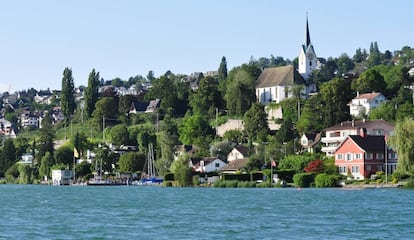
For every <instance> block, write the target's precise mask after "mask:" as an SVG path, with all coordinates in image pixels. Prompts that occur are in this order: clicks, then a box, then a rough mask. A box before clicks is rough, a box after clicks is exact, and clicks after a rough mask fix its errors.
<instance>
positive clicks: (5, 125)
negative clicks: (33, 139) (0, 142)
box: [0, 118, 16, 138]
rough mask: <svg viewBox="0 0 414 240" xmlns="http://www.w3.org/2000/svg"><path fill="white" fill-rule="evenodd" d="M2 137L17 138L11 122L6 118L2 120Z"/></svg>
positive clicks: (0, 119)
mask: <svg viewBox="0 0 414 240" xmlns="http://www.w3.org/2000/svg"><path fill="white" fill-rule="evenodd" d="M0 136H5V137H11V138H16V133H15V132H14V129H13V126H12V124H11V122H10V121H8V120H6V119H4V118H0Z"/></svg>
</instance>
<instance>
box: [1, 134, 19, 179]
mask: <svg viewBox="0 0 414 240" xmlns="http://www.w3.org/2000/svg"><path fill="white" fill-rule="evenodd" d="M1 153H2V154H1V156H0V175H2V174H4V173H5V172H6V171H7V169H9V168H10V167H11V166H12V165H13V164H14V163H15V162H16V148H15V147H14V143H13V139H11V138H7V139H6V140H5V141H4V145H3V151H1Z"/></svg>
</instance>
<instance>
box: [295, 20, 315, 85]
mask: <svg viewBox="0 0 414 240" xmlns="http://www.w3.org/2000/svg"><path fill="white" fill-rule="evenodd" d="M305 30H306V32H305V42H304V43H303V44H302V46H301V48H300V52H299V58H298V60H299V62H298V65H299V66H298V72H299V73H300V74H301V75H302V77H303V78H304V79H305V80H306V79H308V77H309V75H310V74H311V72H312V71H313V70H315V69H316V68H317V67H318V59H317V57H316V53H315V49H313V45H312V42H311V38H310V32H309V21H308V13H306V29H305Z"/></svg>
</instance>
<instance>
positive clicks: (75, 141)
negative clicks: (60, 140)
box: [71, 132, 89, 158]
mask: <svg viewBox="0 0 414 240" xmlns="http://www.w3.org/2000/svg"><path fill="white" fill-rule="evenodd" d="M71 142H72V145H73V147H74V150H76V152H77V155H78V156H75V157H78V158H80V157H82V156H84V153H85V150H86V149H87V148H88V145H89V142H88V139H87V138H86V136H85V134H83V133H79V132H76V135H75V137H74V138H72V139H71ZM75 155H76V154H75Z"/></svg>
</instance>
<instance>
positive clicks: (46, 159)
mask: <svg viewBox="0 0 414 240" xmlns="http://www.w3.org/2000/svg"><path fill="white" fill-rule="evenodd" d="M54 162H55V160H54V159H53V155H52V154H50V152H46V154H45V155H44V156H43V157H42V160H41V161H40V167H39V176H40V177H42V178H44V179H48V178H49V177H50V168H51V167H52V165H53V163H54Z"/></svg>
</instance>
